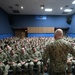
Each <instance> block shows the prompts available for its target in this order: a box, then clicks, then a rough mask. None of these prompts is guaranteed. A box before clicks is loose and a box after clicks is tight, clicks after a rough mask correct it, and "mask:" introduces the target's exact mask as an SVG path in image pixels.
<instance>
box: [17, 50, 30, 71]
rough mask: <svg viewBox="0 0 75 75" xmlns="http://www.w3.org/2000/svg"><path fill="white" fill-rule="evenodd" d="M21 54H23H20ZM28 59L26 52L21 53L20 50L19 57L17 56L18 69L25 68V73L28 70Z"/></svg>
mask: <svg viewBox="0 0 75 75" xmlns="http://www.w3.org/2000/svg"><path fill="white" fill-rule="evenodd" d="M22 52H23V53H22ZM28 59H29V56H28V54H27V52H26V51H25V50H24V49H23V51H22V50H21V52H20V55H19V63H18V68H19V69H20V68H21V67H22V66H23V67H24V68H25V71H26V70H27V68H28V64H29V63H28V62H27V61H28Z"/></svg>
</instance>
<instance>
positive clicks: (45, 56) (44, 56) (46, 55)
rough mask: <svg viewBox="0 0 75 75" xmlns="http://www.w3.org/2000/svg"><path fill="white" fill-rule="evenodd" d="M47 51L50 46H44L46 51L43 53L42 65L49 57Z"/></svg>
mask: <svg viewBox="0 0 75 75" xmlns="http://www.w3.org/2000/svg"><path fill="white" fill-rule="evenodd" d="M49 49H50V46H49V45H46V50H45V51H44V55H43V61H44V65H45V64H46V62H47V59H48V57H49Z"/></svg>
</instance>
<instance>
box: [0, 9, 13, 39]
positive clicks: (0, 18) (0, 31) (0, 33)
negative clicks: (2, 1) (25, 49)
mask: <svg viewBox="0 0 75 75" xmlns="http://www.w3.org/2000/svg"><path fill="white" fill-rule="evenodd" d="M11 36H13V31H12V29H11V25H10V24H9V20H8V14H7V13H6V12H5V11H3V10H2V9H1V8H0V38H6V37H11Z"/></svg>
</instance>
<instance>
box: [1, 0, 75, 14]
mask: <svg viewBox="0 0 75 75" xmlns="http://www.w3.org/2000/svg"><path fill="white" fill-rule="evenodd" d="M72 1H73V0H0V7H1V8H2V9H4V10H5V11H6V12H7V13H9V14H21V15H22V14H23V15H71V14H73V13H75V5H72ZM15 4H19V6H15ZM41 4H44V5H45V8H52V9H53V11H52V12H45V9H43V10H42V9H41V8H40V5H41ZM66 5H68V7H65V6H66ZM8 6H12V7H13V9H10V8H9V7H8ZM21 6H23V7H24V9H21ZM60 7H63V10H60ZM66 8H74V9H73V11H72V12H71V13H68V14H62V13H63V11H64V9H66ZM12 10H19V11H20V13H13V12H12Z"/></svg>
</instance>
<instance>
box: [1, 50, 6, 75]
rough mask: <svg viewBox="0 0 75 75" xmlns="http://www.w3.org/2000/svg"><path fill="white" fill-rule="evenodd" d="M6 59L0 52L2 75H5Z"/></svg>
mask: <svg viewBox="0 0 75 75" xmlns="http://www.w3.org/2000/svg"><path fill="white" fill-rule="evenodd" d="M0 51H1V50H0ZM6 59H7V55H6V54H5V53H4V52H3V51H2V52H0V74H1V73H2V72H3V75H4V74H5V68H6V61H7V60H6Z"/></svg>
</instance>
